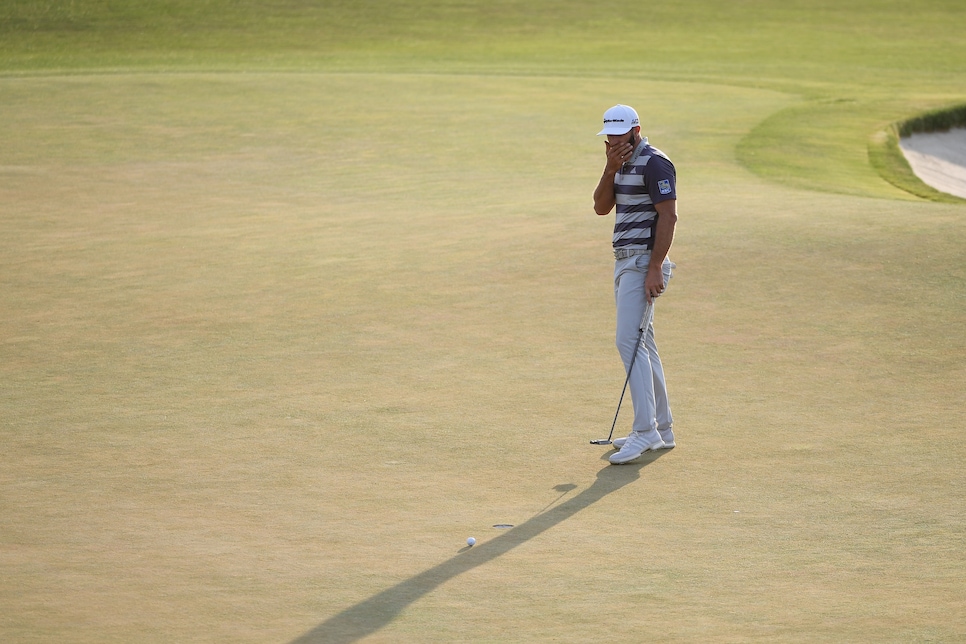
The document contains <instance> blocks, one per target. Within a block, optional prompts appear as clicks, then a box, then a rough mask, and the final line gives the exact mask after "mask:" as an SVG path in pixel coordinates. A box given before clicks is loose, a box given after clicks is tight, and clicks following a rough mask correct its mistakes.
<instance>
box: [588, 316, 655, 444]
mask: <svg viewBox="0 0 966 644" xmlns="http://www.w3.org/2000/svg"><path fill="white" fill-rule="evenodd" d="M651 304H652V303H651V302H647V303H646V304H645V305H644V315H643V317H641V333H640V335H638V336H637V344H636V345H634V355H633V356H631V366H630V367H628V368H627V377H626V378H624V388H623V389H621V398H620V400H619V401H617V413H615V414H614V422H613V423H611V426H610V434H608V435H607V438H598V439H596V440H592V441H590V444H591V445H610V444H611V443H613V442H614V441H613V440H611V439H612V438H614V428H615V427H616V426H617V417H618V416H619V415H620V413H621V403H623V402H624V394H625V393H626V392H627V383H628V381H630V379H631V372H632V371H633V370H634V362H635V361H636V360H637V354H638V352H639V351H640V350H641V342H642V341H643V340H644V330H645V329H646V328H647V322H648V318H650V316H651Z"/></svg>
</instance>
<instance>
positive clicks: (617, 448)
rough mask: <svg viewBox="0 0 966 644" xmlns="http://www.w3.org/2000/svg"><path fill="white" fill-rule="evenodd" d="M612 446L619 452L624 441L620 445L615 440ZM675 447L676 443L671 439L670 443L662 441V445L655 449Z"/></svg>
mask: <svg viewBox="0 0 966 644" xmlns="http://www.w3.org/2000/svg"><path fill="white" fill-rule="evenodd" d="M613 447H614V449H616V450H617V451H618V452H619V451H620V449H621V448H622V447H624V443H621V444H620V445H618V444H617V443H616V442H615V443H614V444H613ZM675 447H677V444H676V443H674V442H673V441H672V442H670V443H664V447H658V448H657V449H674V448H675Z"/></svg>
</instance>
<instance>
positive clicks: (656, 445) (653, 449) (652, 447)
mask: <svg viewBox="0 0 966 644" xmlns="http://www.w3.org/2000/svg"><path fill="white" fill-rule="evenodd" d="M664 445H665V443H664V441H661V442H660V443H654V444H653V445H648V446H647V447H646V448H644V450H643V451H642V452H641V453H640V454H638V455H637V456H635V457H634V458H629V459H627V460H626V461H613V460H611V459H607V460H608V461H610V464H611V465H626V464H628V463H633V462H634V461H636V460H637V459H639V458H640V457H642V456H644V455H645V454H647V453H648V452H656V451H658V450H659V449H664ZM614 456H616V454H615V455H614Z"/></svg>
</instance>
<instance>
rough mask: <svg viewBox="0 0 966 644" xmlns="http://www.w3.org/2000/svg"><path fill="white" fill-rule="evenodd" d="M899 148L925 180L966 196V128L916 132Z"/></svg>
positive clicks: (951, 192)
mask: <svg viewBox="0 0 966 644" xmlns="http://www.w3.org/2000/svg"><path fill="white" fill-rule="evenodd" d="M899 147H900V148H902V153H903V154H904V155H905V156H906V160H908V161H909V165H910V166H912V171H913V172H915V173H916V176H917V177H919V178H920V179H922V182H923V183H925V184H927V185H929V186H932V187H933V188H935V189H936V190H939V191H941V192H945V193H947V194H951V195H956V196H957V197H962V198H964V199H966V128H957V129H954V130H950V131H948V132H930V133H928V134H913V135H912V136H909V137H906V138H904V139H901V140H900V141H899Z"/></svg>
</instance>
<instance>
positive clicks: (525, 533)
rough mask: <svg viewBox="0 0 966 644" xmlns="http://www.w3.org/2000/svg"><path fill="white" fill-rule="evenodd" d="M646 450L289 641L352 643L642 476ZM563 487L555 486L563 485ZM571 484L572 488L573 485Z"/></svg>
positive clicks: (651, 455)
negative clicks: (580, 488) (561, 498)
mask: <svg viewBox="0 0 966 644" xmlns="http://www.w3.org/2000/svg"><path fill="white" fill-rule="evenodd" d="M663 453H664V452H663V451H660V452H648V453H646V454H645V456H644V457H642V458H641V459H640V460H639V461H637V462H634V463H631V464H629V465H622V466H620V467H614V466H609V465H608V466H607V467H605V468H604V469H602V470H600V471H599V472H598V473H597V480H596V481H594V484H593V485H591V486H590V487H589V488H587V489H586V490H584V491H583V492H581V493H580V494H578V495H576V496H575V497H574V498H572V499H569V500H567V501H564V502H563V503H561V504H560V505H557V506H555V507H552V508H545V509H544V510H543V511H541V512H540V513H539V514H537V515H536V516H534V517H533V518H532V519H528V520H527V521H526V522H525V523H521V524H520V525H518V526H516V527H514V528H512V529H510V530H507V531H506V532H504V533H503V534H501V535H500V536H498V537H496V538H495V539H491V540H490V541H487V542H485V543H482V544H479V545H477V546H474V547H473V548H463V549H462V550H460V552H459V553H458V554H456V556H454V557H452V558H451V559H449V560H447V561H444V562H443V563H441V564H439V565H437V566H434V567H432V568H430V569H429V570H426V571H425V572H421V573H419V574H418V575H416V576H415V577H411V578H409V579H407V580H406V581H403V582H400V583H398V584H396V585H395V586H393V587H392V588H387V589H386V590H384V591H382V592H381V593H378V594H376V595H373V596H372V597H370V598H369V599H366V600H365V601H362V602H360V603H358V604H356V605H355V606H350V607H349V608H347V609H345V610H344V611H342V612H341V613H339V614H338V615H334V616H332V617H330V618H329V619H327V620H325V621H324V622H322V623H321V624H319V625H318V626H316V627H315V628H313V629H312V630H311V631H309V632H307V633H305V634H304V635H302V636H300V637H298V638H297V639H295V640H294V641H293V644H310V643H321V642H326V643H327V644H329V643H332V642H342V643H347V642H355V641H356V640H359V639H362V638H363V637H366V636H368V635H371V634H372V633H375V632H376V631H378V630H379V629H381V628H383V627H384V626H386V625H387V624H389V623H390V622H392V620H393V619H395V618H396V616H398V615H399V613H401V612H402V611H403V610H404V609H405V608H406V607H407V606H409V605H410V604H412V603H413V602H415V601H416V600H418V599H420V598H422V597H423V596H424V595H426V594H428V593H430V592H432V591H433V590H435V589H436V588H437V587H439V586H440V585H442V584H444V583H446V582H447V581H449V580H450V579H453V578H454V577H457V576H459V575H461V574H463V573H464V572H466V571H468V570H472V569H473V568H476V567H477V566H481V565H483V564H485V563H487V562H489V561H492V560H493V559H496V558H497V557H499V556H501V555H503V554H505V553H507V552H509V551H510V550H513V549H514V548H516V547H517V546H519V545H520V544H522V543H525V542H527V541H529V540H530V539H533V538H534V537H536V536H537V535H539V534H541V533H542V532H545V531H547V530H549V529H550V528H552V527H554V526H556V525H557V524H559V523H561V522H563V521H565V520H567V519H569V518H570V517H572V516H573V515H575V514H577V513H578V512H580V511H581V510H583V509H584V508H586V507H589V506H591V505H593V504H594V503H596V502H597V501H599V500H601V499H602V498H604V497H605V496H607V495H608V494H610V493H612V492H616V491H617V490H619V489H621V488H622V487H624V486H625V485H627V484H629V483H633V482H634V481H636V480H637V479H638V478H640V471H641V469H643V468H644V467H646V466H647V465H648V464H650V463H653V462H654V461H655V460H657V459H658V458H660V456H661V455H662V454H663ZM568 485H569V484H568ZM565 487H567V485H565V486H557V487H556V488H555V489H557V490H561V489H564V488H565ZM571 489H572V488H571Z"/></svg>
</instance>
